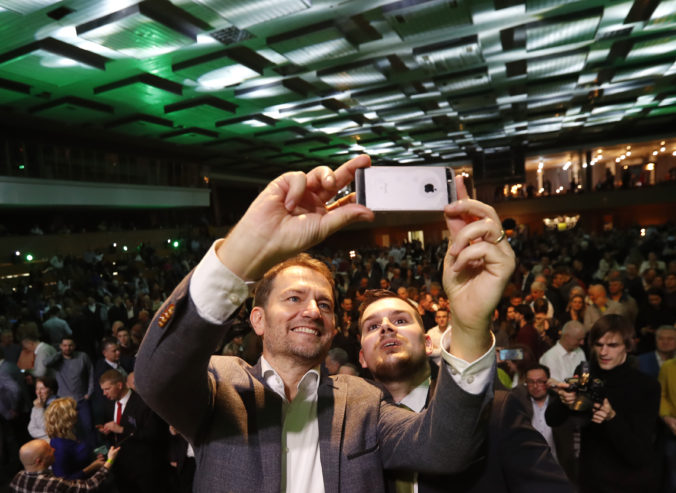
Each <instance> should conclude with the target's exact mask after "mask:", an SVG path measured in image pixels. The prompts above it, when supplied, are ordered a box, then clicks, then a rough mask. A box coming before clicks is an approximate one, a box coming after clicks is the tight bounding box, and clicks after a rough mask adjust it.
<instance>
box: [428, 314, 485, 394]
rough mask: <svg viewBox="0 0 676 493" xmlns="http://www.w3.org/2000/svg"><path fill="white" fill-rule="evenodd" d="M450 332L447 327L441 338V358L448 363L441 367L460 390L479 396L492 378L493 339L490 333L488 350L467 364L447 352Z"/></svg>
mask: <svg viewBox="0 0 676 493" xmlns="http://www.w3.org/2000/svg"><path fill="white" fill-rule="evenodd" d="M451 331H452V327H449V328H448V329H446V332H444V333H443V335H442V336H441V357H442V358H443V359H444V361H445V362H446V363H448V366H446V365H443V366H445V368H446V371H448V373H449V374H450V375H451V377H453V380H455V383H457V384H458V385H459V386H460V388H461V389H462V390H464V391H465V392H468V393H470V394H475V395H478V394H481V393H482V392H483V391H484V390H485V389H486V387H487V386H488V385H489V384H491V383H492V382H493V378H494V377H493V375H494V373H493V365H494V364H495V337H494V336H493V334H492V333H491V341H492V343H491V347H490V349H489V350H488V351H486V352H485V353H484V354H483V356H481V357H480V358H479V359H476V360H474V361H472V362H471V363H468V362H467V361H465V360H463V359H460V358H458V357H457V356H453V355H452V354H451V353H449V352H448V348H450V347H451Z"/></svg>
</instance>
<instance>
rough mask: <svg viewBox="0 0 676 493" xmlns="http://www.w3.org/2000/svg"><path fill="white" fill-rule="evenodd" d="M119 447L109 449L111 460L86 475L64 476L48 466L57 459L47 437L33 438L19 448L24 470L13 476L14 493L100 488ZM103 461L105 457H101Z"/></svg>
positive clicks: (69, 492) (46, 492)
mask: <svg viewBox="0 0 676 493" xmlns="http://www.w3.org/2000/svg"><path fill="white" fill-rule="evenodd" d="M119 450H120V447H112V448H111V449H110V450H109V451H108V460H106V462H105V463H102V465H101V467H99V469H98V470H97V471H96V472H95V473H94V474H93V475H92V476H91V477H89V478H87V479H64V478H60V477H57V476H54V475H53V474H52V472H51V471H50V470H49V466H51V465H52V464H53V463H54V449H53V448H52V447H51V446H50V445H49V444H48V443H47V442H45V441H44V440H31V441H30V442H28V443H26V444H24V445H23V447H21V449H20V450H19V459H21V463H22V464H23V466H24V468H25V470H24V471H20V472H18V473H17V475H16V476H14V479H13V480H12V482H11V483H10V485H9V490H10V491H11V492H12V493H57V492H58V493H61V492H64V493H66V492H67V493H81V492H85V491H97V490H98V489H99V486H101V485H102V484H103V483H104V482H105V480H106V478H108V477H109V476H110V474H111V473H110V469H111V467H113V462H114V461H115V457H116V456H117V452H118V451H119ZM101 462H103V460H102V461H101Z"/></svg>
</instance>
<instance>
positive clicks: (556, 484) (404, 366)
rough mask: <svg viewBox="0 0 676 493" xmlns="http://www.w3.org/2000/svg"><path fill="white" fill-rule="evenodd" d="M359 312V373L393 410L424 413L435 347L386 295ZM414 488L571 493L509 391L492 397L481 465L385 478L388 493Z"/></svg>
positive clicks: (372, 296) (423, 492)
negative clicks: (382, 390)
mask: <svg viewBox="0 0 676 493" xmlns="http://www.w3.org/2000/svg"><path fill="white" fill-rule="evenodd" d="M360 312H361V317H360V327H361V331H362V332H361V334H362V339H361V341H362V350H361V353H360V361H361V364H362V366H363V367H364V368H368V369H369V371H370V372H371V374H372V375H373V377H374V378H375V380H376V382H378V383H379V384H381V385H382V386H383V387H385V389H387V391H388V392H389V394H390V395H391V396H392V399H393V400H394V402H396V403H397V404H399V405H400V406H401V407H405V408H408V409H410V410H412V411H414V412H420V411H422V410H423V409H424V408H425V407H427V403H428V402H429V398H430V396H431V395H432V394H433V392H434V388H435V386H436V373H437V372H436V371H435V372H434V374H433V373H432V372H431V370H430V362H429V360H428V357H429V356H430V355H431V354H432V350H433V347H432V341H431V339H430V337H429V336H428V335H425V332H424V330H423V325H422V321H421V319H420V316H419V315H418V313H417V311H416V310H415V308H414V307H413V305H410V304H408V303H407V302H406V301H404V300H402V299H401V298H398V297H397V296H396V295H395V294H394V293H392V292H390V291H385V290H374V291H367V296H366V299H365V300H364V302H363V303H362V306H361V308H360ZM451 330H452V329H451ZM450 335H451V334H450V331H447V332H446V333H445V335H444V337H443V338H444V339H450ZM443 346H444V344H443V341H442V347H443ZM449 445H450V444H449ZM414 482H417V483H418V492H419V493H428V492H429V493H434V492H446V491H453V492H484V491H491V492H495V493H500V492H505V493H506V492H519V491H520V492H524V493H526V492H533V491H547V492H550V493H551V492H572V486H571V485H570V483H569V482H568V479H567V478H566V476H565V474H564V472H563V470H562V469H561V467H560V466H559V465H558V463H557V462H556V461H555V460H554V457H553V456H552V454H551V451H550V450H549V448H548V446H547V442H546V441H545V440H544V438H543V437H542V435H540V434H539V433H538V432H537V431H536V430H535V429H533V427H532V426H531V425H530V421H529V419H528V417H527V415H526V412H525V410H524V409H523V408H522V406H521V403H520V402H519V401H518V399H517V398H516V397H515V396H513V395H512V394H510V393H509V392H506V391H497V392H496V394H495V401H494V402H493V407H492V409H491V416H490V421H489V425H488V438H487V447H486V450H485V451H484V454H483V457H482V458H481V460H479V461H477V462H475V463H474V464H472V466H470V467H469V469H467V470H466V471H464V472H462V473H460V474H454V475H443V476H441V475H439V476H434V475H424V474H420V475H418V474H417V473H409V472H404V473H399V472H397V473H389V472H388V482H387V484H388V489H389V491H392V492H395V491H403V489H402V488H406V486H408V487H409V488H408V490H409V491H413V490H412V488H411V486H412V484H413V483H414Z"/></svg>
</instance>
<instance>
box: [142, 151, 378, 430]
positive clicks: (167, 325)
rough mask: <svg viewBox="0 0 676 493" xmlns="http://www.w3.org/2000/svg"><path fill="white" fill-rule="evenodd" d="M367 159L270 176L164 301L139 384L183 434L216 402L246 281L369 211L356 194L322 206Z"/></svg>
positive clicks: (148, 342) (149, 334)
mask: <svg viewBox="0 0 676 493" xmlns="http://www.w3.org/2000/svg"><path fill="white" fill-rule="evenodd" d="M369 165H370V159H369V157H368V156H359V157H357V158H355V159H352V160H351V161H348V162H347V163H345V164H343V165H342V166H340V167H339V168H338V169H337V170H335V171H332V170H331V169H330V168H328V167H325V166H321V167H318V168H315V169H313V170H312V171H310V172H309V173H307V174H306V173H301V172H291V173H285V174H284V175H282V176H280V177H279V178H277V179H276V180H274V181H273V182H271V183H270V184H269V185H268V186H267V187H266V188H265V190H263V191H262V192H261V194H260V195H259V196H258V197H257V198H256V200H254V202H253V203H252V204H251V205H250V206H249V208H248V210H247V211H246V213H245V214H244V216H243V217H242V219H241V220H240V221H239V222H238V223H237V225H236V226H235V227H234V228H233V230H232V231H231V232H230V234H229V235H228V236H227V237H226V238H225V239H224V240H219V241H218V242H216V243H215V245H214V250H213V251H210V252H209V253H208V254H207V255H206V256H205V258H204V259H202V261H201V262H200V265H199V266H198V267H197V268H196V269H195V270H194V271H193V273H191V274H190V275H189V276H188V277H187V278H186V279H184V280H183V281H182V282H181V283H180V284H179V286H178V287H177V288H176V289H175V290H174V292H173V293H172V294H171V296H170V297H169V299H168V300H167V301H166V302H165V304H164V305H163V306H162V308H160V310H159V311H158V313H157V315H156V317H155V318H154V320H153V322H152V323H151V325H150V328H149V330H148V332H147V334H146V336H145V338H144V340H143V344H142V345H141V347H140V349H139V353H138V357H137V360H136V372H135V375H136V387H137V389H138V391H139V393H140V394H141V396H142V397H143V399H144V401H145V402H146V403H147V404H148V405H149V406H150V407H151V408H152V409H153V410H154V411H156V412H157V413H158V414H159V415H160V416H161V417H162V418H164V419H165V420H166V421H167V422H168V423H170V424H172V425H174V426H175V427H176V428H177V429H178V430H180V431H181V433H182V434H184V435H185V436H186V437H188V438H191V439H192V438H194V437H195V436H196V433H197V431H198V430H197V429H196V426H197V425H198V424H199V423H200V422H201V421H202V418H204V416H205V413H208V412H210V409H211V406H212V405H213V399H212V397H213V389H214V387H215V382H214V381H213V376H209V373H208V371H207V368H208V364H209V359H210V356H211V354H212V353H213V351H214V350H215V348H216V346H217V345H218V344H219V342H220V341H221V340H222V339H223V336H224V333H225V332H226V331H227V327H228V326H227V324H226V321H227V319H228V317H230V316H231V315H232V314H233V313H234V312H235V311H236V310H237V308H238V306H239V305H240V304H241V303H242V302H244V300H245V299H246V295H247V288H246V286H245V284H244V281H250V280H258V279H260V278H261V277H262V276H263V274H264V272H265V271H266V270H268V269H269V268H270V267H272V266H273V265H275V264H276V263H278V262H280V261H282V260H285V259H287V258H289V257H291V256H293V255H295V254H296V253H298V252H300V251H303V250H305V249H307V248H309V247H311V246H313V245H315V244H316V243H319V242H320V241H322V240H324V239H325V238H327V237H328V236H329V235H331V234H332V233H334V232H335V231H337V230H338V229H340V228H341V227H343V226H345V225H347V224H349V223H351V222H354V221H357V220H370V219H372V218H373V213H372V212H371V211H370V210H369V209H367V208H366V207H363V206H360V205H357V204H355V203H354V197H353V196H348V197H345V198H343V199H341V201H340V202H339V203H338V204H337V205H335V206H333V207H326V206H325V203H326V202H327V201H328V200H329V199H330V198H331V197H333V196H334V195H335V194H336V192H337V191H338V190H339V189H341V188H343V187H344V186H345V185H347V184H348V183H350V182H351V181H352V179H353V178H354V174H355V171H356V170H357V169H358V168H363V167H367V166H369ZM204 293H206V296H203V295H204ZM179 404H180V405H179Z"/></svg>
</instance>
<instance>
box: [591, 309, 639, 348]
mask: <svg viewBox="0 0 676 493" xmlns="http://www.w3.org/2000/svg"><path fill="white" fill-rule="evenodd" d="M609 332H612V333H614V334H620V336H621V337H622V342H623V343H624V345H625V347H626V348H627V352H629V351H631V350H632V347H633V343H634V326H633V325H632V323H631V322H630V321H629V319H628V318H627V317H624V316H622V315H615V314H610V315H603V316H602V317H601V318H599V319H598V320H597V321H596V322H594V325H592V328H591V330H590V331H589V342H590V344H591V345H592V346H593V345H594V344H596V342H597V341H598V340H599V339H601V338H602V337H603V336H604V335H606V334H607V333H609Z"/></svg>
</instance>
